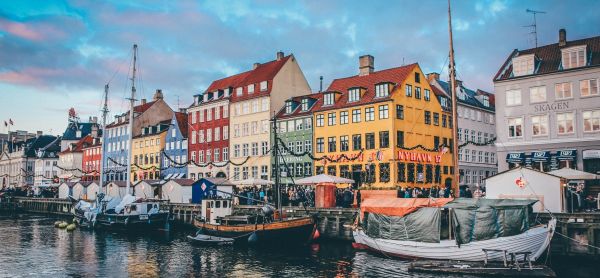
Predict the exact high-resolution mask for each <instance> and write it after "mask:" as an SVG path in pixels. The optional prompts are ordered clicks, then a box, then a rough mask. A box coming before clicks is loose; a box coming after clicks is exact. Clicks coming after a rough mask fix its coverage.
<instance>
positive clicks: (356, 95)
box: [348, 88, 360, 102]
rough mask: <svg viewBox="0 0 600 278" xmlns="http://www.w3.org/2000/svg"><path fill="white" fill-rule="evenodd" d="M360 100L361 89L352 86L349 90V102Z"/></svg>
mask: <svg viewBox="0 0 600 278" xmlns="http://www.w3.org/2000/svg"><path fill="white" fill-rule="evenodd" d="M359 100H360V89H359V88H352V89H349V90H348V102H356V101H359Z"/></svg>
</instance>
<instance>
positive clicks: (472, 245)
mask: <svg viewBox="0 0 600 278" xmlns="http://www.w3.org/2000/svg"><path fill="white" fill-rule="evenodd" d="M555 227H556V220H555V219H552V220H550V222H549V223H548V225H545V226H537V227H534V228H532V229H529V230H527V231H526V232H524V233H522V234H518V235H515V236H507V237H499V238H494V239H488V240H481V241H474V242H469V243H466V244H462V245H460V246H458V245H457V244H456V242H455V241H454V240H442V241H440V242H439V243H427V242H416V241H400V240H388V239H380V238H371V237H369V236H368V235H366V234H365V233H364V232H363V230H362V229H360V228H357V229H355V230H354V231H353V235H354V240H355V241H356V243H357V244H359V246H361V247H366V248H368V249H369V250H371V251H373V252H377V253H380V254H381V253H384V254H386V255H388V256H395V257H400V258H410V259H431V260H460V261H472V262H480V261H483V260H484V253H483V251H482V249H502V250H507V251H508V252H531V260H532V261H535V260H537V259H538V258H539V257H540V256H541V255H542V253H543V252H544V251H545V250H546V249H547V248H548V245H549V244H550V240H552V236H553V234H554V229H555ZM502 259H503V258H502V254H501V253H499V252H493V253H489V254H488V260H490V261H502Z"/></svg>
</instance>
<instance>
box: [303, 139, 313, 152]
mask: <svg viewBox="0 0 600 278" xmlns="http://www.w3.org/2000/svg"><path fill="white" fill-rule="evenodd" d="M304 151H305V152H312V141H311V140H306V141H304Z"/></svg>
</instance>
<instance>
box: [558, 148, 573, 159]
mask: <svg viewBox="0 0 600 278" xmlns="http://www.w3.org/2000/svg"><path fill="white" fill-rule="evenodd" d="M576 157H577V150H561V151H558V152H556V158H557V159H558V160H563V161H565V160H569V161H574V160H575V158H576Z"/></svg>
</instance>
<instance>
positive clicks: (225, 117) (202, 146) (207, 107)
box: [187, 77, 237, 180]
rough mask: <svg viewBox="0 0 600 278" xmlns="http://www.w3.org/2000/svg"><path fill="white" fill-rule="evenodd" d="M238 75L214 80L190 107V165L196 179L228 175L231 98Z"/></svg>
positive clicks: (190, 172)
mask: <svg viewBox="0 0 600 278" xmlns="http://www.w3.org/2000/svg"><path fill="white" fill-rule="evenodd" d="M235 80H237V78H233V77H228V78H224V79H220V80H216V81H213V82H212V83H211V85H210V86H209V87H208V89H207V90H206V92H204V93H203V94H200V95H196V96H194V103H193V104H192V106H191V107H190V108H188V122H189V123H190V124H189V126H188V131H187V132H188V136H189V139H188V144H189V150H188V157H189V159H190V162H191V163H190V164H189V166H188V169H187V170H188V172H189V177H190V178H191V179H193V180H197V179H201V178H203V177H220V178H225V177H229V167H230V166H229V165H228V164H227V161H229V156H230V153H229V98H230V96H231V91H232V90H233V88H234V87H233V86H234V84H235Z"/></svg>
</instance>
